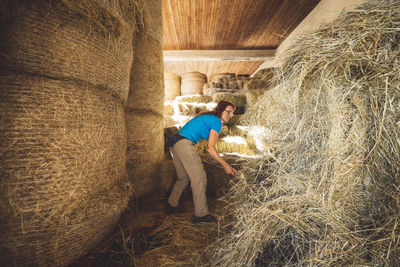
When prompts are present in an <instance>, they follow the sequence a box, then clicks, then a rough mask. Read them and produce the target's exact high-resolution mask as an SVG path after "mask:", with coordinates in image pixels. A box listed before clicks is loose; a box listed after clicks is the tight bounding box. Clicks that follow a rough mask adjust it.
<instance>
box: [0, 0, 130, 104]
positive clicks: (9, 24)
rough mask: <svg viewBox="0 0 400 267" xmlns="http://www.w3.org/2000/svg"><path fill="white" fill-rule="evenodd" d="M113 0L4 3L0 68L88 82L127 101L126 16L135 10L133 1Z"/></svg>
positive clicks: (127, 27) (0, 42)
mask: <svg viewBox="0 0 400 267" xmlns="http://www.w3.org/2000/svg"><path fill="white" fill-rule="evenodd" d="M64 2H65V3H69V4H64ZM111 2H112V3H114V4H115V5H111V4H108V5H107V4H105V3H102V2H99V1H86V2H84V3H82V2H75V1H50V2H48V1H23V0H16V1H9V2H7V4H6V5H5V6H2V9H1V10H0V12H1V14H0V15H1V17H2V20H1V21H0V23H1V25H0V34H1V35H2V36H3V38H1V41H0V55H1V56H0V57H1V60H0V68H2V69H13V70H18V71H24V72H27V73H33V74H38V75H45V76H49V77H52V78H55V79H65V78H71V79H78V80H82V81H86V82H89V83H91V84H93V85H95V86H99V87H103V88H105V89H106V90H110V91H111V93H112V94H113V95H116V96H118V97H119V98H120V99H121V101H123V102H126V99H127V96H128V84H129V75H130V73H129V71H130V65H131V64H132V57H133V50H132V36H133V30H134V26H133V25H134V23H131V24H129V23H128V21H127V20H126V19H128V16H132V14H135V12H137V11H135V10H136V9H134V8H133V7H132V6H129V3H130V4H131V5H133V4H132V1H126V2H125V3H123V1H111ZM111 2H110V3H111ZM118 3H119V6H118ZM125 4H126V6H125ZM79 5H82V7H79ZM85 5H86V6H85ZM116 7H118V8H119V9H116ZM85 12H86V13H85ZM118 12H119V13H118ZM128 13H131V15H128Z"/></svg>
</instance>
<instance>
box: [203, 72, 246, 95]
mask: <svg viewBox="0 0 400 267" xmlns="http://www.w3.org/2000/svg"><path fill="white" fill-rule="evenodd" d="M249 81H250V79H249V77H248V75H240V76H236V75H235V74H234V73H215V74H213V75H211V77H210V81H209V82H208V83H206V84H205V86H204V88H203V94H204V95H209V96H212V95H214V94H216V93H230V94H234V93H238V92H239V91H240V90H242V89H245V88H246V87H247V86H246V84H247V83H248V82H249Z"/></svg>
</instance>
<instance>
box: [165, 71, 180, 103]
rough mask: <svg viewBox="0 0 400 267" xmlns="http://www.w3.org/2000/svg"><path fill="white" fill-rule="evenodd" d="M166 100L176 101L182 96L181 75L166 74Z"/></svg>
mask: <svg viewBox="0 0 400 267" xmlns="http://www.w3.org/2000/svg"><path fill="white" fill-rule="evenodd" d="M164 88H165V89H164V92H165V100H174V99H175V97H177V96H180V95H181V77H180V76H179V75H176V74H173V73H168V72H164Z"/></svg>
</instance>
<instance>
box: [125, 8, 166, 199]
mask: <svg viewBox="0 0 400 267" xmlns="http://www.w3.org/2000/svg"><path fill="white" fill-rule="evenodd" d="M140 5H141V6H140V8H141V9H142V10H143V17H144V20H143V23H144V24H143V25H144V26H143V29H142V30H141V31H140V33H138V35H137V36H136V38H135V40H134V51H135V54H134V60H133V65H132V70H131V76H130V87H129V97H128V105H127V109H126V127H127V135H128V149H127V171H128V175H129V179H130V181H131V182H132V184H133V190H134V192H135V196H136V197H142V196H144V195H146V194H149V193H151V192H153V191H154V190H155V189H156V188H157V186H158V185H159V182H158V177H159V168H158V166H159V164H160V163H161V162H162V160H163V158H164V138H163V131H164V124H163V112H164V86H163V72H164V70H163V58H162V16H161V0H151V1H141V2H140Z"/></svg>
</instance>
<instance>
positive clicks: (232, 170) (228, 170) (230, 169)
mask: <svg viewBox="0 0 400 267" xmlns="http://www.w3.org/2000/svg"><path fill="white" fill-rule="evenodd" d="M224 170H225V172H226V173H227V174H230V175H233V176H235V175H236V173H237V170H235V168H233V167H232V166H231V165H227V166H224Z"/></svg>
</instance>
